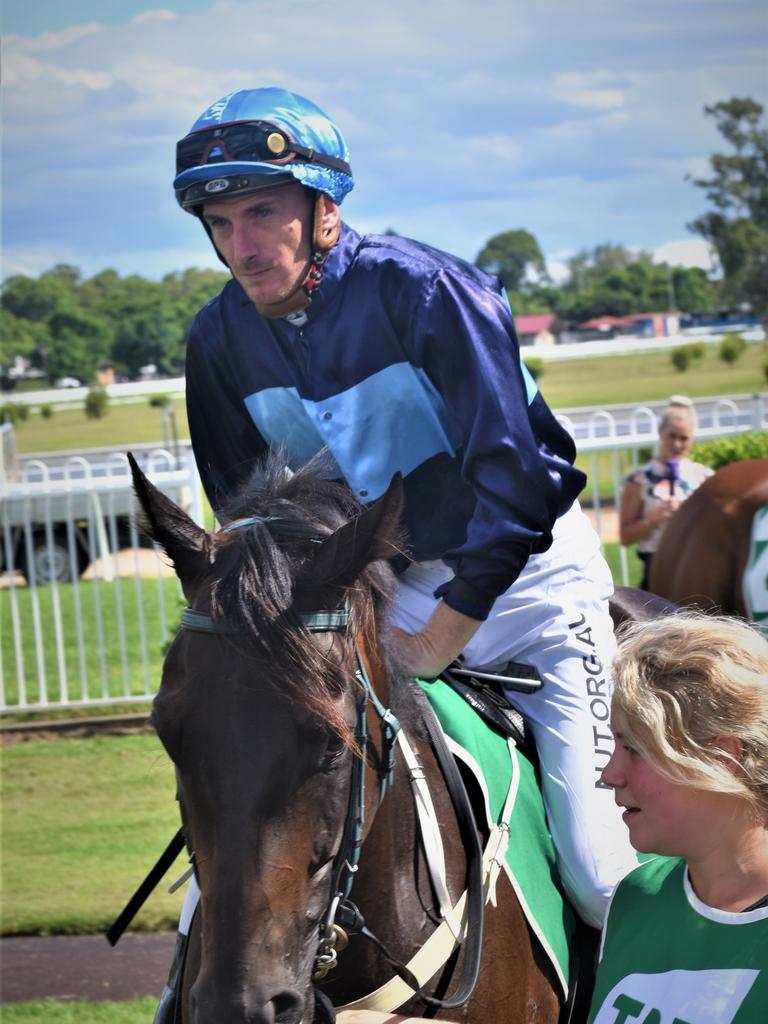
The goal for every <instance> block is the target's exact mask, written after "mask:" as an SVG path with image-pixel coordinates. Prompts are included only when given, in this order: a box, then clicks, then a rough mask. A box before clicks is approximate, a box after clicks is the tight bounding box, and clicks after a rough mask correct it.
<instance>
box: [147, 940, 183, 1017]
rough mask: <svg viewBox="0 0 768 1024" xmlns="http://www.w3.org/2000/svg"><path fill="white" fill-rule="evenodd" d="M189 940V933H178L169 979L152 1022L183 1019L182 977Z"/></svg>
mask: <svg viewBox="0 0 768 1024" xmlns="http://www.w3.org/2000/svg"><path fill="white" fill-rule="evenodd" d="M188 941H189V936H188V935H184V934H183V932H177V933H176V947H175V948H174V951H173V960H172V961H171V969H170V971H169V972H168V981H166V983H165V988H164V989H163V992H162V995H161V996H160V1002H159V1003H158V1004H157V1010H156V1011H155V1016H154V1018H153V1020H152V1024H177V1022H178V1021H180V1020H181V979H182V977H183V976H184V958H185V956H186V953H187V942H188Z"/></svg>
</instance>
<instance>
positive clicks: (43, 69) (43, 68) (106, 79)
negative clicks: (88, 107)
mask: <svg viewBox="0 0 768 1024" xmlns="http://www.w3.org/2000/svg"><path fill="white" fill-rule="evenodd" d="M4 67H5V75H4V78H5V85H6V88H8V87H9V86H14V85H20V84H22V83H24V84H25V85H27V86H29V85H30V84H32V83H33V82H40V83H45V82H48V83H53V84H55V85H83V86H85V87H86V89H106V88H107V86H109V85H110V84H111V82H112V75H111V74H109V72H107V71H97V70H93V69H90V68H84V67H74V68H67V67H59V66H57V65H55V64H51V63H46V62H45V61H43V60H40V59H39V58H36V57H30V56H29V54H26V53H11V54H9V55H8V56H7V58H6V59H5V61H4Z"/></svg>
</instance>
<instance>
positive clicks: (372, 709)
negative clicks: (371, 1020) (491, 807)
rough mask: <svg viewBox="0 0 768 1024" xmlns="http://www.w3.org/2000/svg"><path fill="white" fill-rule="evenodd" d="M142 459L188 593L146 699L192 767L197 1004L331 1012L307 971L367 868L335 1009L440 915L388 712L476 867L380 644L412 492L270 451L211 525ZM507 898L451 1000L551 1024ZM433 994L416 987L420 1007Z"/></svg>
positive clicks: (502, 895) (254, 1017)
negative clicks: (337, 474)
mask: <svg viewBox="0 0 768 1024" xmlns="http://www.w3.org/2000/svg"><path fill="white" fill-rule="evenodd" d="M134 473H135V482H136V489H137V493H138V495H139V498H140V501H141V504H142V506H143V508H144V511H145V514H146V517H147V519H148V521H149V526H150V529H151V532H152V534H153V536H154V537H155V539H156V540H157V541H158V542H159V543H160V544H162V546H163V547H164V548H165V550H166V552H167V553H168V555H169V556H170V557H171V559H172V560H173V563H174V566H175V568H176V572H177V574H178V576H179V579H180V580H181V583H182V587H183V589H184V594H185V597H186V599H187V602H188V604H189V606H190V608H191V609H193V610H194V611H193V612H191V613H190V612H189V611H187V612H186V613H185V619H184V620H183V625H184V626H186V627H187V628H183V629H182V630H181V631H180V632H179V634H178V635H177V637H176V639H175V640H174V643H173V645H172V647H171V649H170V651H169V653H168V656H167V658H166V662H165V666H164V671H163V679H162V684H161V687H160V690H159V692H158V695H157V697H156V699H155V702H154V708H153V712H152V718H153V722H154V724H155V726H156V729H157V732H158V734H159V736H160V739H161V740H162V742H163V744H164V746H165V748H166V750H167V751H168V754H169V755H170V757H171V758H172V759H173V761H174V764H175V766H176V773H177V779H178V793H179V800H180V805H181V809H182V818H183V820H184V823H185V826H186V835H187V840H188V845H189V847H190V848H191V850H192V851H193V863H194V866H195V871H196V875H197V878H198V881H199V885H200V889H201V892H202V896H201V902H200V905H199V910H198V913H197V915H196V918H195V921H196V925H195V927H194V928H193V933H192V935H191V938H190V951H189V955H188V959H187V964H186V968H185V982H184V999H183V1003H182V1007H183V1021H184V1022H185V1024H300V1022H305V1024H310V1022H312V1021H313V1020H315V1021H319V1020H321V1019H323V1018H322V1012H321V1011H322V1003H323V1001H322V999H318V998H317V996H316V989H315V987H314V985H313V980H312V978H313V973H314V972H315V971H316V969H317V965H318V962H320V963H321V964H322V962H323V959H322V958H323V956H325V957H326V960H327V959H330V960H333V958H334V957H335V951H334V948H333V941H334V936H335V935H336V934H337V933H335V932H334V930H333V927H332V925H333V922H334V896H335V894H336V893H337V892H339V891H344V890H345V889H346V888H347V887H348V885H349V884H351V883H352V882H354V885H353V887H352V891H351V892H352V898H353V900H354V903H355V904H356V905H357V906H358V907H359V908H360V910H361V912H362V913H363V914H364V915H365V923H366V926H367V929H368V930H369V931H370V932H371V933H373V934H374V935H375V936H376V939H377V942H372V941H367V940H366V938H365V937H364V936H363V935H361V934H353V935H352V936H351V938H350V942H349V946H348V948H347V949H346V950H345V951H344V952H340V953H339V956H338V966H336V967H335V969H334V970H333V971H332V972H331V973H330V974H329V976H328V978H327V980H326V982H325V983H324V984H323V988H324V990H325V991H326V992H327V993H328V995H329V996H330V998H331V1000H332V1002H333V1004H334V1005H336V1006H338V1005H342V1004H346V1003H348V1002H350V1001H352V1000H355V999H357V998H359V997H361V996H363V995H364V994H367V993H368V992H370V991H371V990H372V989H375V988H376V987H377V986H379V985H381V984H382V983H384V982H386V981H388V980H389V979H391V978H392V977H393V973H394V971H393V968H392V966H391V965H390V964H389V963H388V962H387V958H386V957H385V956H384V955H383V954H382V947H384V948H385V949H386V950H387V952H388V954H389V955H390V956H391V957H392V958H393V960H396V961H399V962H401V963H408V962H409V960H410V959H411V957H412V956H413V955H414V954H415V953H416V951H417V950H418V949H419V948H420V947H421V946H422V945H423V943H424V942H425V940H426V939H427V938H428V937H429V936H430V934H431V933H433V932H434V931H435V929H436V925H437V923H438V913H437V910H436V905H435V893H434V891H433V884H432V882H431V881H430V875H429V873H428V865H427V861H426V859H425V855H424V853H423V844H422V843H421V842H420V840H419V832H418V826H417V820H416V814H415V810H414V798H413V795H412V792H411V788H410V782H409V779H408V771H407V769H406V767H405V765H404V763H403V756H402V754H401V750H400V747H399V746H397V747H396V748H395V749H394V771H393V772H392V773H391V775H390V771H389V760H390V758H391V757H392V755H393V748H392V742H391V741H392V724H391V719H390V718H389V716H387V715H386V713H385V709H391V711H392V713H393V714H394V715H395V716H396V718H397V719H398V720H399V723H400V725H401V726H402V730H403V733H405V734H407V736H408V739H409V740H410V743H411V745H412V747H413V750H414V751H415V754H416V756H417V758H418V760H419V761H420V763H421V765H422V767H423V772H424V775H425V776H426V778H427V780H428V783H429V787H430V791H431V794H432V799H433V801H434V805H435V811H436V816H437V819H438V820H439V821H440V823H441V827H442V835H443V842H444V847H445V859H446V872H445V873H446V880H447V888H448V892H449V895H450V897H451V900H452V901H455V900H457V899H458V897H459V896H460V895H461V893H462V891H463V890H464V888H465V884H466V879H467V871H468V867H467V859H468V858H467V855H466V854H465V845H466V844H465V840H464V838H463V836H462V833H461V831H460V827H459V825H458V824H457V817H456V814H455V811H454V805H453V802H452V800H451V798H450V795H449V790H448V788H447V786H446V783H445V781H444V779H443V774H442V772H441V770H440V767H439V765H438V762H437V760H436V755H435V752H434V750H433V746H432V743H431V742H430V739H429V735H428V731H427V726H426V722H427V720H428V718H429V715H430V712H429V709H428V706H427V703H426V699H425V698H424V697H423V694H422V693H421V691H420V690H418V689H417V688H416V687H415V686H414V684H413V682H412V681H411V680H409V679H407V678H406V677H405V675H404V674H403V673H402V672H400V671H399V670H398V669H397V666H395V665H393V664H392V663H391V662H390V660H389V659H388V656H387V652H386V648H385V645H384V643H383V637H382V631H383V629H384V624H385V623H386V621H387V607H388V599H389V593H390V591H391V589H392V577H391V573H390V570H389V568H388V566H387V565H386V563H385V561H383V559H386V558H388V557H390V556H391V555H392V554H393V552H394V551H395V550H396V549H397V547H398V544H399V539H398V525H397V524H398V522H399V516H400V503H401V499H400V491H399V487H397V486H395V487H393V488H391V489H390V492H388V494H387V495H385V496H384V498H382V499H381V500H380V501H379V502H378V503H377V504H376V505H374V506H372V507H370V508H369V509H367V510H362V509H361V508H360V507H359V506H356V505H355V504H354V501H353V499H352V498H351V497H350V496H349V493H348V492H347V491H346V490H345V489H343V488H341V487H340V486H338V485H336V484H333V483H330V482H327V481H322V480H319V479H317V478H316V477H315V476H313V475H312V474H310V473H308V472H307V471H302V472H299V473H297V474H295V475H294V476H292V477H291V478H290V479H289V478H288V477H287V475H286V473H285V470H284V468H283V467H282V466H281V465H279V464H278V463H277V462H275V461H273V462H270V463H268V464H267V465H266V466H265V467H264V468H263V469H262V470H261V471H259V473H257V475H256V477H255V478H254V480H253V481H252V484H251V486H250V487H249V488H248V489H247V493H244V494H243V495H242V496H241V499H240V501H239V502H238V504H237V505H235V506H234V507H232V508H230V509H228V510H227V514H226V517H225V518H226V520H227V521H228V522H229V524H230V525H229V527H228V528H225V529H224V530H222V531H220V532H218V533H215V534H212V533H208V532H206V531H204V530H202V529H200V528H199V527H197V526H196V525H195V524H194V523H193V522H192V521H191V520H190V519H189V518H187V517H186V516H185V515H184V513H182V512H181V511H180V510H179V509H178V508H177V507H176V506H175V505H173V504H172V503H171V502H170V501H169V500H168V499H167V498H165V497H164V496H163V495H162V494H161V493H159V492H158V491H157V490H155V489H154V488H153V487H152V485H151V484H150V483H149V482H148V481H147V480H146V479H145V478H144V477H143V476H142V475H141V474H140V472H139V471H138V470H137V469H135V470H134ZM368 687H370V691H371V692H370V694H368V693H367V692H366V691H367V688H368ZM366 698H367V699H366ZM361 708H362V709H363V710H362V712H361ZM382 718H384V721H382ZM360 755H362V756H360ZM388 782H389V785H388ZM356 793H359V794H360V799H359V802H358V803H356V802H355V799H354V795H355V794H356ZM358 854H359V861H358ZM497 901H498V906H497V907H496V908H495V909H491V908H490V907H488V908H487V911H486V916H485V927H484V931H483V943H482V958H481V961H480V965H479V980H478V982H477V985H476V987H475V988H474V991H473V993H472V995H471V997H470V998H469V1000H468V1002H466V1004H465V1005H463V1006H462V1007H461V1008H457V1009H450V1010H444V1009H443V1010H439V1011H438V1012H437V1015H438V1017H441V1018H446V1017H447V1018H449V1019H453V1020H461V1021H466V1022H470V1024H481V1022H482V1024H490V1022H493V1024H522V1022H529V1021H530V1022H533V1021H536V1022H538V1024H554V1022H556V1021H557V1020H558V1015H559V1008H560V1000H559V994H558V987H557V984H556V981H555V980H554V975H553V972H552V970H551V967H550V966H549V962H548V960H547V959H546V958H545V957H544V955H543V954H542V953H541V952H540V950H539V948H538V944H537V942H536V941H535V939H533V937H532V934H531V932H530V929H529V927H528V925H527V923H526V919H525V917H524V916H523V913H522V911H521V909H520V906H519V905H518V902H517V899H516V897H515V894H514V891H513V889H512V887H511V885H509V884H506V882H505V881H503V880H501V879H500V881H499V884H498V889H497ZM467 945H469V940H468V942H467ZM319 948H320V953H321V957H320V961H318V949H319ZM465 958H466V959H467V960H469V959H470V957H469V954H468V953H467V954H464V953H462V954H461V955H459V956H457V957H454V958H452V959H451V960H450V961H449V963H448V965H447V967H446V968H445V969H443V968H441V969H439V970H437V968H435V969H436V970H437V977H436V978H435V979H434V980H433V981H431V982H429V983H428V984H426V985H425V991H427V992H430V993H432V994H433V995H434V994H435V992H436V991H437V990H439V991H440V992H441V993H445V989H447V990H448V995H449V996H450V995H451V993H452V992H453V991H455V987H456V985H457V981H456V978H458V977H460V974H459V972H460V971H461V969H462V962H463V960H464V959H465ZM454 971H455V972H456V975H455V977H454V976H452V972H454ZM424 1009H425V1003H424V1001H422V1000H421V998H415V999H413V1000H411V1001H410V1002H409V1003H406V1006H405V1010H406V1012H411V1013H420V1012H424Z"/></svg>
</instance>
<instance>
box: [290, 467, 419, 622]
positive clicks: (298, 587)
mask: <svg viewBox="0 0 768 1024" xmlns="http://www.w3.org/2000/svg"><path fill="white" fill-rule="evenodd" d="M402 511H403V479H402V477H401V475H400V474H399V473H397V474H396V475H395V476H394V477H393V479H392V483H391V484H390V485H389V487H388V488H387V490H386V492H385V493H384V494H383V495H382V496H381V498H379V500H378V501H377V502H374V504H373V505H371V506H370V507H369V508H367V509H366V510H365V511H364V512H361V513H360V515H359V516H356V517H355V518H354V519H350V521H349V522H348V523H345V524H344V525H343V526H340V527H339V528H338V530H335V531H334V532H333V533H332V534H331V535H330V536H329V537H326V538H325V540H324V541H323V542H322V544H320V545H319V546H318V549H317V551H316V553H315V555H314V556H313V557H312V558H311V559H310V560H309V561H308V563H307V564H306V566H305V567H304V568H303V569H302V571H301V574H300V575H299V576H298V577H297V579H296V584H295V588H294V593H295V594H296V595H297V596H296V600H295V602H294V607H295V608H296V610H297V611H304V610H308V609H311V608H315V609H316V608H318V607H323V603H322V601H321V599H320V594H322V593H324V592H328V591H329V590H332V591H334V596H335V597H336V598H337V599H339V600H340V598H341V592H342V591H343V590H345V589H346V588H347V587H350V586H351V585H352V584H353V583H354V582H355V580H356V579H357V577H358V576H359V575H360V573H361V572H362V571H363V569H365V567H366V566H367V565H368V564H369V563H370V562H375V561H377V560H378V559H390V558H394V557H395V555H398V554H401V553H402V550H403V544H402V527H401V525H400V519H401V516H402ZM318 601H320V604H318V603H317V602H318Z"/></svg>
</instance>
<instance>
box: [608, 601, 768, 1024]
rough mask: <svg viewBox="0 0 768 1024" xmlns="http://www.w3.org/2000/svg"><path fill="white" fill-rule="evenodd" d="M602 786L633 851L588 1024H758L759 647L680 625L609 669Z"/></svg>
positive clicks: (627, 638)
mask: <svg viewBox="0 0 768 1024" xmlns="http://www.w3.org/2000/svg"><path fill="white" fill-rule="evenodd" d="M613 671H614V687H615V688H614V694H613V700H612V706H611V727H612V730H613V733H614V736H615V740H616V748H615V751H614V753H613V755H612V757H611V759H610V761H609V762H608V764H607V766H606V767H605V769H604V770H603V773H602V781H603V783H604V784H605V785H607V786H610V787H611V788H612V789H613V791H614V794H615V799H616V803H617V804H618V805H619V807H622V808H624V820H625V823H626V825H627V828H628V829H629V838H630V842H631V843H632V845H633V846H634V847H635V849H636V850H638V851H640V852H642V853H645V854H657V855H661V856H656V857H653V858H650V859H647V858H646V860H645V861H644V863H642V864H640V865H639V866H638V867H637V868H635V869H634V870H632V871H631V872H630V873H629V874H628V875H627V876H626V877H625V878H624V879H623V881H621V882H620V883H619V885H618V886H617V888H616V890H615V892H614V894H613V897H612V899H611V903H610V905H609V909H608V915H607V918H606V923H605V926H604V929H603V937H602V945H601V949H600V960H599V965H598V971H597V981H596V985H595V991H594V996H593V1000H592V1010H591V1014H590V1021H591V1022H593V1024H608V1022H610V1024H619V1022H623V1024H629V1022H631V1021H638V1022H639V1021H644V1022H650V1021H653V1022H657V1024H658V1022H663V1021H669V1022H672V1021H675V1020H677V1021H679V1022H683V1021H686V1022H693V1021H695V1022H696V1024H758V1022H761V1024H764V1022H765V1020H766V1008H768V642H766V640H765V639H764V638H763V637H762V636H761V635H760V634H759V633H758V632H757V631H756V630H755V629H753V628H752V627H751V626H749V625H747V624H746V623H744V622H742V621H740V620H737V619H730V618H726V617H719V618H718V617H714V616H705V615H702V614H700V613H680V614H678V615H674V616H670V617H668V618H664V619H656V620H651V621H649V622H645V623H641V624H636V625H633V626H631V627H630V628H629V629H628V630H627V631H625V632H624V633H623V635H622V637H621V638H620V645H619V654H618V657H617V659H616V661H615V662H614V670H613Z"/></svg>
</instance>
